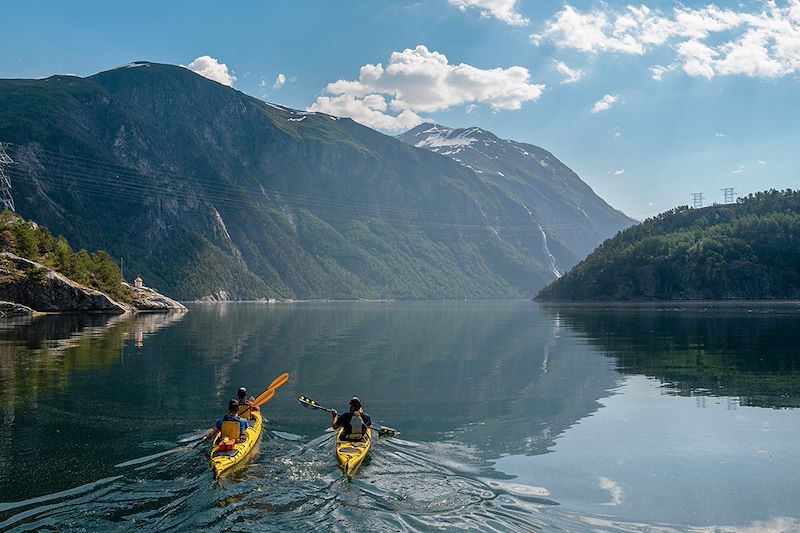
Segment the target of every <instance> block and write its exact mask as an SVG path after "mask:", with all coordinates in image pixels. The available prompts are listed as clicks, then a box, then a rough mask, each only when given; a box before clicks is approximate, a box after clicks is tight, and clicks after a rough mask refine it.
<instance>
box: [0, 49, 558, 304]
mask: <svg viewBox="0 0 800 533" xmlns="http://www.w3.org/2000/svg"><path fill="white" fill-rule="evenodd" d="M0 109H2V110H3V112H2V113H0V140H2V141H8V142H11V143H13V144H12V145H11V150H10V155H11V156H12V158H13V159H14V160H15V164H14V166H13V173H12V180H13V187H14V197H15V201H16V205H17V209H18V211H20V213H21V214H22V215H23V216H25V217H29V218H33V219H35V220H37V221H39V222H40V223H42V224H45V225H47V226H48V227H50V228H51V230H53V231H54V233H56V234H63V235H64V236H66V237H67V238H68V239H69V240H70V242H73V243H74V244H75V245H77V246H78V247H82V248H89V249H98V248H102V249H106V250H108V251H109V253H110V254H111V255H112V256H114V257H115V258H119V259H120V261H122V262H124V266H125V270H126V272H128V273H130V274H132V275H135V274H141V275H142V276H143V277H144V278H145V282H146V283H147V284H148V285H150V286H153V287H157V288H158V289H160V290H163V291H169V292H170V294H173V295H175V296H177V297H179V298H199V297H218V298H264V297H285V298H464V297H470V298H487V297H518V296H529V295H532V294H534V293H535V292H536V291H537V290H538V289H539V288H541V287H542V286H543V285H544V284H545V283H547V282H548V281H550V280H551V279H553V277H554V275H553V273H552V271H551V268H550V267H549V265H548V264H547V260H546V259H545V258H544V257H543V254H542V247H541V234H540V233H539V229H538V227H535V226H532V225H531V224H530V223H529V221H530V216H529V215H528V214H527V212H526V210H525V208H524V206H523V205H521V204H520V202H519V201H517V200H516V199H514V198H512V197H511V196H509V195H508V194H507V193H505V192H504V191H503V190H502V189H500V188H498V187H496V186H494V185H493V184H492V183H488V182H487V181H486V180H484V179H482V178H481V176H480V175H479V174H477V173H475V172H473V171H472V170H470V169H468V168H466V167H464V166H462V165H459V164H457V163H456V162H454V161H452V160H450V159H448V158H446V157H442V156H439V155H437V154H434V153H431V152H429V151H426V150H419V149H416V148H414V147H411V146H409V145H407V144H405V143H403V142H401V141H399V140H397V139H394V138H392V137H388V136H385V135H382V134H380V133H378V132H375V131H374V130H371V129H369V128H366V127H364V126H361V125H359V124H357V123H355V122H353V121H351V120H349V119H338V118H336V117H331V116H329V115H325V114H321V113H307V112H302V111H295V110H291V109H286V108H283V107H280V106H275V105H271V104H267V103H265V102H262V101H260V100H257V99H255V98H252V97H249V96H247V95H244V94H242V93H240V92H238V91H236V90H234V89H231V88H229V87H226V86H223V85H220V84H218V83H216V82H213V81H210V80H207V79H205V78H203V77H201V76H198V75H196V74H194V73H193V72H191V71H189V70H187V69H185V68H181V67H176V66H170V65H160V64H155V63H145V62H137V63H132V64H130V65H127V66H125V67H120V68H117V69H114V70H110V71H107V72H102V73H100V74H97V75H94V76H91V77H88V78H77V77H72V76H53V77H50V78H47V79H43V80H0ZM523 224H525V225H526V226H525V227H523ZM503 226H507V227H510V228H511V229H510V230H509V229H508V228H504V227H503ZM525 232H527V234H528V235H529V236H530V235H532V236H536V235H537V234H538V235H539V237H538V239H539V241H538V243H534V242H530V243H529V242H526V241H525V240H524V239H522V238H520V237H519V235H520V233H525ZM529 240H530V239H529Z"/></svg>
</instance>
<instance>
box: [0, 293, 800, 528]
mask: <svg viewBox="0 0 800 533" xmlns="http://www.w3.org/2000/svg"><path fill="white" fill-rule="evenodd" d="M282 372H289V373H290V375H291V378H290V381H289V382H288V383H287V384H286V385H284V386H283V387H282V388H281V389H279V391H278V393H277V394H276V396H275V398H274V399H273V400H272V401H271V402H270V403H268V404H267V405H266V406H265V409H264V411H265V415H266V418H267V419H268V422H267V429H268V431H266V432H265V434H264V438H263V441H262V443H261V444H260V446H259V448H258V450H257V452H256V453H255V455H254V457H253V458H252V459H251V460H250V461H249V462H248V463H247V464H246V465H245V466H243V467H242V468H240V469H238V470H237V471H235V472H233V473H232V474H231V475H229V476H225V477H223V479H221V480H218V481H215V480H213V478H212V476H211V472H210V469H209V467H208V457H207V450H206V448H191V447H190V446H187V443H185V442H181V441H182V440H184V439H187V438H188V437H191V436H192V435H195V434H197V433H198V432H200V431H202V430H203V429H204V428H207V427H208V426H210V425H211V423H212V421H213V420H214V419H215V418H216V417H218V416H220V415H221V414H223V411H224V406H225V404H226V402H227V400H228V399H229V398H230V397H231V396H233V395H234V394H235V390H236V389H237V388H238V387H239V386H241V385H246V386H248V387H249V389H250V392H251V393H253V395H257V394H258V393H259V392H261V390H263V388H264V387H266V385H267V384H269V382H270V381H271V380H272V379H273V378H274V377H276V376H278V375H279V374H281V373H282ZM300 394H305V395H308V396H310V397H312V398H314V399H316V400H317V401H318V402H319V403H321V404H323V405H330V406H332V407H336V408H338V409H340V410H343V409H344V408H345V407H346V402H347V400H348V399H349V398H350V396H352V395H353V394H358V395H359V396H361V398H362V400H363V402H364V405H365V408H366V410H367V411H368V412H369V413H370V414H371V415H372V417H373V420H375V421H377V422H379V423H381V424H384V425H387V426H391V427H393V428H396V429H398V430H399V431H400V432H401V433H400V435H398V436H397V437H395V438H389V439H380V440H378V441H376V443H375V445H374V446H373V451H372V454H371V457H370V458H369V460H368V462H367V463H365V465H364V466H363V467H362V470H361V471H360V472H359V474H358V476H357V477H356V479H355V480H354V482H353V483H352V484H348V483H347V482H346V481H345V480H343V479H342V476H341V474H340V473H339V471H338V470H337V467H336V462H335V458H334V457H333V442H332V433H330V432H326V431H325V427H326V425H327V424H328V423H329V417H328V415H327V414H325V413H321V412H316V411H309V410H306V409H304V408H303V407H301V406H300V405H299V404H298V402H297V397H298V396H299V395H300ZM0 404H1V405H2V409H3V424H2V427H0V487H2V491H0V502H2V503H0V530H4V529H11V528H18V529H19V530H34V529H36V530H65V529H69V530H81V529H83V530H90V531H95V530H103V531H114V530H137V531H138V530H144V531H147V530H150V531H163V530H192V529H202V530H233V531H239V530H241V531H250V530H279V529H280V530H300V531H303V530H314V529H319V530H328V529H334V530H343V531H344V530H352V529H356V528H359V529H365V530H378V529H384V530H398V529H406V530H422V531H425V530H433V529H465V528H466V529H477V530H499V531H540V530H544V531H581V530H585V531H598V530H599V531H651V530H654V529H656V528H657V530H658V531H687V530H697V531H762V530H763V531H767V530H769V531H782V530H785V531H790V530H794V529H798V528H800V506H798V504H797V502H798V501H800V480H798V473H800V454H798V452H797V445H798V442H800V410H798V406H800V306H798V305H795V304H773V305H758V304H736V305H727V306H726V305H720V306H709V305H678V306H676V305H672V306H666V307H653V308H648V307H583V306H573V307H559V306H540V305H538V304H535V303H531V302H519V301H513V302H423V303H402V302H383V303H379V302H374V303H343V302H340V303H327V302H322V303H295V304H272V305H270V304H255V303H254V304H245V303H242V304H213V305H211V304H209V305H201V304H197V305H192V306H191V307H190V312H189V313H187V314H183V315H180V314H179V315H140V316H137V317H132V318H126V317H112V318H109V317H102V316H84V315H69V316H45V317H37V318H33V319H13V320H8V319H7V320H5V321H3V322H0ZM715 528H716V529H715ZM748 528H749V529H748Z"/></svg>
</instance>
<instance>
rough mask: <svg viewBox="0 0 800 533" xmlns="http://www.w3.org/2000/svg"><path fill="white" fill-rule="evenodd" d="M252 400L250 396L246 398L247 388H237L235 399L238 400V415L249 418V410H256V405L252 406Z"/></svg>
mask: <svg viewBox="0 0 800 533" xmlns="http://www.w3.org/2000/svg"><path fill="white" fill-rule="evenodd" d="M254 400H255V398H253V397H252V396H250V399H247V389H245V388H244V387H239V390H238V391H236V401H238V402H239V416H246V417H247V418H250V412H251V411H258V407H255V406H253V401H254Z"/></svg>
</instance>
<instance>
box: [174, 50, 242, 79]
mask: <svg viewBox="0 0 800 533" xmlns="http://www.w3.org/2000/svg"><path fill="white" fill-rule="evenodd" d="M183 66H185V67H186V68H188V69H189V70H191V71H193V72H196V73H197V74H200V75H201V76H203V77H204V78H208V79H210V80H214V81H216V82H218V83H221V84H222V85H227V86H228V87H233V83H234V82H235V81H236V76H234V75H233V73H231V72H230V71H228V65H226V64H225V63H220V62H219V61H217V60H216V59H215V58H213V57H211V56H200V57H198V58H197V59H195V60H194V61H192V62H191V63H189V64H188V65H183Z"/></svg>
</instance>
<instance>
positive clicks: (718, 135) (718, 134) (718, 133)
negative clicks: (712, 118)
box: [714, 132, 725, 137]
mask: <svg viewBox="0 0 800 533" xmlns="http://www.w3.org/2000/svg"><path fill="white" fill-rule="evenodd" d="M714 137H725V134H724V133H720V132H717V133H715V134H714Z"/></svg>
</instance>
